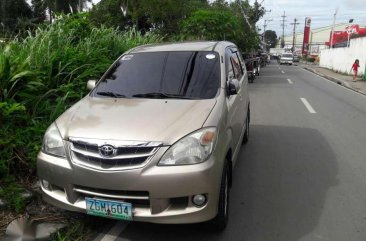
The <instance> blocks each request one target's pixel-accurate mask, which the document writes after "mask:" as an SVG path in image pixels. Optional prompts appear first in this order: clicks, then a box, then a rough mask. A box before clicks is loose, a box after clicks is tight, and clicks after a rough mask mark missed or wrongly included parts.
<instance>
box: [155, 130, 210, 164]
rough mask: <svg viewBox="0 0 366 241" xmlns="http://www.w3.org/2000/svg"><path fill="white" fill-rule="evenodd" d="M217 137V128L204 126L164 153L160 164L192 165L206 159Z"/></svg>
mask: <svg viewBox="0 0 366 241" xmlns="http://www.w3.org/2000/svg"><path fill="white" fill-rule="evenodd" d="M216 139H217V131H216V128H214V127H210V128H203V129H200V130H198V131H196V132H193V133H192V134H190V135H188V136H186V137H184V138H182V139H181V140H179V141H178V142H176V143H175V144H174V145H173V146H171V147H170V148H169V149H168V151H167V152H165V154H164V155H163V157H162V158H161V160H160V162H159V166H173V165H192V164H197V163H201V162H204V161H206V160H207V159H208V158H209V156H210V155H211V153H212V151H213V149H214V147H215V143H216Z"/></svg>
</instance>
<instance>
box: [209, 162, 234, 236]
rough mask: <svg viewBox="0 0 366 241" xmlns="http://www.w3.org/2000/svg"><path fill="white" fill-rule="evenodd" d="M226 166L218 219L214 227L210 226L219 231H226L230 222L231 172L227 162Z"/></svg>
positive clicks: (213, 223)
mask: <svg viewBox="0 0 366 241" xmlns="http://www.w3.org/2000/svg"><path fill="white" fill-rule="evenodd" d="M224 165H225V166H224V170H223V172H222V178H221V186H220V196H219V207H218V212H217V215H216V217H215V218H214V219H213V220H212V225H210V226H211V228H212V229H213V230H217V231H222V230H224V229H225V228H226V226H227V223H228V220H229V172H228V171H229V170H228V164H227V160H226V162H225V164H224Z"/></svg>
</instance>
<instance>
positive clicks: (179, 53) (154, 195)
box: [37, 42, 250, 229]
mask: <svg viewBox="0 0 366 241" xmlns="http://www.w3.org/2000/svg"><path fill="white" fill-rule="evenodd" d="M247 85H248V76H247V72H246V69H245V63H244V60H243V58H242V56H241V54H240V52H239V51H238V49H237V47H236V46H235V45H234V44H233V43H230V42H185V43H172V44H160V45H145V46H140V47H137V48H134V49H131V50H129V51H127V52H126V53H124V54H123V55H122V56H121V57H119V58H118V59H117V60H116V61H115V62H114V63H113V65H112V66H111V67H110V68H109V69H108V70H107V71H106V73H105V74H104V75H103V76H102V78H101V79H100V80H99V81H93V80H90V81H89V82H88V84H87V86H88V88H89V89H90V90H91V92H90V93H89V94H88V95H87V96H86V97H84V98H83V99H81V100H80V101H79V102H77V103H76V104H74V105H73V106H72V107H71V108H70V109H68V110H67V111H65V112H64V113H63V114H62V115H61V116H60V117H59V118H58V119H57V120H56V121H55V122H54V123H52V124H51V126H50V127H49V128H48V129H47V131H46V133H45V136H44V139H43V144H42V150H41V151H40V152H39V155H38V157H37V171H38V176H39V179H40V180H41V189H42V192H43V196H44V199H45V200H46V201H48V202H50V203H51V204H54V205H56V206H59V207H61V208H63V209H67V210H71V211H77V212H83V213H87V214H90V215H96V216H101V217H109V218H115V219H123V220H133V221H145V222H153V223H170V224H179V223H197V222H205V221H209V220H211V222H212V226H213V227H215V228H216V229H223V228H225V227H226V224H227V221H228V207H229V188H230V186H231V183H232V172H233V169H234V166H235V162H236V159H237V156H238V153H239V150H240V147H241V145H242V143H246V142H247V141H248V138H249V121H250V105H249V104H250V103H249V95H248V88H247Z"/></svg>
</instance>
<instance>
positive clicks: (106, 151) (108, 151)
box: [99, 145, 116, 157]
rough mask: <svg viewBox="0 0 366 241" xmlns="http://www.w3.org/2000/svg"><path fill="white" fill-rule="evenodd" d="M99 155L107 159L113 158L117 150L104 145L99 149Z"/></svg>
mask: <svg viewBox="0 0 366 241" xmlns="http://www.w3.org/2000/svg"><path fill="white" fill-rule="evenodd" d="M99 153H100V155H102V156H105V157H112V156H114V155H115V154H116V148H114V147H113V146H111V145H103V146H101V147H99Z"/></svg>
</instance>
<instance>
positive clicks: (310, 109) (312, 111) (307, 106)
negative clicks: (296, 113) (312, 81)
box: [300, 98, 316, 114]
mask: <svg viewBox="0 0 366 241" xmlns="http://www.w3.org/2000/svg"><path fill="white" fill-rule="evenodd" d="M300 100H301V101H302V103H303V104H304V105H305V107H306V109H308V111H309V112H310V113H311V114H316V111H315V110H314V109H313V107H312V106H311V105H310V104H309V102H308V101H307V100H306V99H305V98H300Z"/></svg>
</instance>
